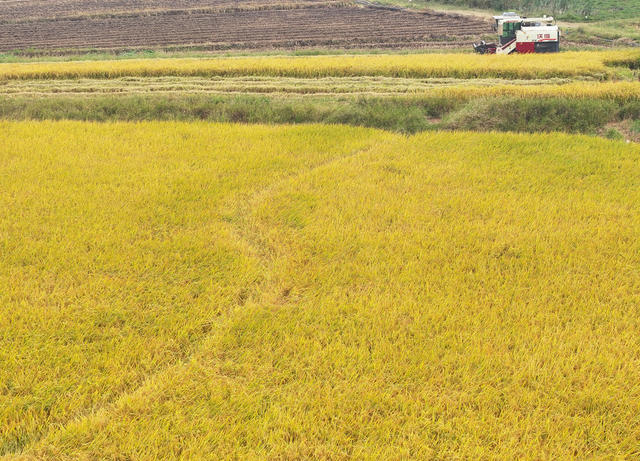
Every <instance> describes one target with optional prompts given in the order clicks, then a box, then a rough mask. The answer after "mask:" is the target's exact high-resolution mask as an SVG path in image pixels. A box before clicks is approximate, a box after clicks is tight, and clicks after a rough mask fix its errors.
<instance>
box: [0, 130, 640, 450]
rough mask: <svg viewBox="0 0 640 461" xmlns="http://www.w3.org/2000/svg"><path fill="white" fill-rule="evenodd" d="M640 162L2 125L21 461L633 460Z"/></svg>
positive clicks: (15, 426) (375, 139)
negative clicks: (192, 460) (88, 460)
mask: <svg viewBox="0 0 640 461" xmlns="http://www.w3.org/2000/svg"><path fill="white" fill-rule="evenodd" d="M639 186H640V147H639V146H638V145H636V144H627V143H624V142H613V141H607V140H604V139H598V138H595V137H587V136H576V135H564V134H547V135H543V134H534V135H520V134H497V133H488V134H480V133H465V132H459V133H451V132H448V133H444V132H430V133H424V134H419V135H414V136H403V135H399V134H393V133H389V132H384V131H378V130H373V129H365V128H353V127H345V126H326V125H301V126H295V127H293V126H271V127H269V126H262V125H231V124H229V125H227V124H207V123H200V122H198V123H188V124H183V123H169V122H166V123H162V122H144V123H129V124H128V123H107V124H96V123H86V122H33V121H25V122H0V190H2V193H1V194H0V310H1V315H0V363H1V364H2V366H1V367H0V454H2V455H4V459H56V460H64V459H114V460H115V459H179V458H180V459H199V458H206V459H504V460H513V459H536V460H537V459H635V458H638V457H640V335H639V334H638V332H639V331H640V240H639V239H638V238H637V237H638V232H639V231H640V187H639Z"/></svg>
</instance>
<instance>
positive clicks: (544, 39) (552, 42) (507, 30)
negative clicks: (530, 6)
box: [473, 13, 560, 54]
mask: <svg viewBox="0 0 640 461" xmlns="http://www.w3.org/2000/svg"><path fill="white" fill-rule="evenodd" d="M493 19H494V21H495V22H494V25H493V30H494V31H495V32H497V33H498V41H497V42H496V43H485V42H484V41H482V42H480V43H474V44H473V49H474V50H475V51H476V53H481V54H510V53H551V52H556V51H560V30H559V28H558V26H557V25H556V24H555V21H554V19H553V18H552V17H550V16H543V17H542V18H526V17H524V18H522V17H520V16H518V15H517V14H516V13H503V14H501V15H500V16H494V17H493Z"/></svg>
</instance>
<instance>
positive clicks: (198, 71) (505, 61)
mask: <svg viewBox="0 0 640 461" xmlns="http://www.w3.org/2000/svg"><path fill="white" fill-rule="evenodd" d="M639 58H640V53H639V52H638V51H637V50H616V51H601V52H593V51H585V52H567V53H559V54H554V55H544V54H538V55H516V56H513V55H509V56H495V55H494V56H486V55H475V54H474V55H471V54H460V53H451V54H409V55H340V56H306V57H291V56H289V57H287V56H262V57H231V58H211V59H202V58H176V59H131V60H121V61H73V62H35V63H34V62H26V63H3V64H0V80H3V79H4V80H7V79H37V78H44V79H51V78H58V79H59V78H116V77H125V76H148V77H158V76H185V77H187V76H188V77H195V76H200V77H203V76H204V77H210V76H247V75H261V76H272V77H314V78H315V77H357V76H389V77H412V78H443V77H453V78H478V77H499V78H521V79H523V78H524V79H532V78H551V77H577V76H588V77H594V78H598V79H608V78H612V77H613V76H614V75H615V71H614V70H613V69H612V68H611V67H610V66H609V64H614V63H618V64H624V63H626V62H634V63H636V62H637V61H638V59H639Z"/></svg>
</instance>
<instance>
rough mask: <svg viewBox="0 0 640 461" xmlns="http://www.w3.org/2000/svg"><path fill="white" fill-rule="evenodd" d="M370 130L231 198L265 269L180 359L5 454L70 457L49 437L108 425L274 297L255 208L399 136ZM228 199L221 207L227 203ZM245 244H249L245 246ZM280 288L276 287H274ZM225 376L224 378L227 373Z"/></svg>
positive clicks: (237, 221)
mask: <svg viewBox="0 0 640 461" xmlns="http://www.w3.org/2000/svg"><path fill="white" fill-rule="evenodd" d="M369 134H375V135H376V137H375V138H374V139H372V140H371V142H370V144H369V145H367V146H365V147H361V148H358V149H356V150H354V151H352V152H349V153H346V154H344V155H341V156H338V157H334V158H330V159H327V160H325V161H321V162H319V163H315V164H313V165H310V166H308V167H306V168H304V167H303V168H302V169H300V170H297V171H295V172H292V173H290V174H286V175H283V176H281V177H279V178H277V179H275V180H274V181H273V182H271V183H269V184H268V185H266V186H264V187H262V188H261V189H259V190H257V191H252V192H248V193H239V196H236V197H233V198H231V199H229V202H228V203H227V204H226V210H227V211H228V212H229V214H228V215H227V219H225V220H226V221H228V222H229V230H230V231H231V234H232V235H233V236H235V237H236V238H237V241H235V243H237V245H235V246H237V247H238V249H239V250H240V249H241V248H242V247H245V248H248V249H249V254H248V256H249V257H250V258H251V259H255V260H257V261H259V263H258V265H259V267H260V268H262V273H263V274H262V275H263V276H262V277H261V280H260V281H258V282H256V284H255V286H251V287H245V289H244V291H243V293H245V295H243V296H242V297H241V299H238V303H237V305H236V306H235V308H233V307H232V308H230V309H229V310H227V311H225V312H223V313H222V314H221V315H218V316H216V317H214V318H212V319H211V320H208V321H205V322H203V323H202V331H206V333H204V334H202V335H201V336H200V337H198V338H196V339H195V340H194V341H193V342H192V343H191V345H190V346H191V347H189V348H188V351H185V352H186V353H185V354H184V355H183V356H182V357H180V358H179V359H178V361H177V362H174V363H172V364H168V365H167V366H165V367H161V368H159V369H158V370H156V371H155V372H154V373H153V374H151V375H148V376H146V377H141V379H140V382H139V385H138V386H137V387H132V388H131V389H129V390H127V391H124V392H122V393H121V394H119V396H116V397H115V398H114V399H113V400H112V401H111V403H107V404H104V405H102V406H100V407H98V408H92V409H86V410H85V411H81V412H79V413H77V414H75V415H74V416H72V417H69V418H68V420H67V422H66V423H63V424H61V425H60V426H57V427H53V428H52V427H51V426H49V429H48V430H47V431H44V432H43V433H40V434H38V435H37V436H36V437H32V438H30V439H29V441H28V442H27V444H26V445H25V446H23V447H22V448H21V449H19V450H16V451H9V452H6V453H4V455H3V456H2V458H6V459H42V458H43V457H44V458H47V457H54V458H56V459H67V457H65V456H64V455H63V454H61V453H59V452H58V451H55V452H52V451H49V449H50V447H48V446H47V441H49V440H56V438H57V437H64V434H65V432H66V431H69V430H71V434H76V433H77V429H78V428H80V427H83V426H86V425H90V424H92V423H96V422H98V423H100V424H104V422H105V421H108V420H109V419H110V418H112V417H113V414H112V413H113V412H116V411H118V408H120V406H122V405H126V403H127V402H128V401H130V400H131V399H135V398H140V397H143V396H146V395H149V394H150V393H151V392H152V391H153V390H154V389H155V388H157V387H159V385H158V383H159V382H163V381H166V380H167V379H170V378H168V377H171V376H174V375H175V374H176V373H177V372H178V371H179V370H180V369H181V368H184V367H187V366H188V365H189V364H190V363H191V362H192V360H193V358H194V357H197V356H198V354H200V353H201V352H200V351H201V350H202V348H203V345H204V344H206V343H207V341H208V340H209V339H211V338H213V337H214V335H215V332H216V331H218V329H217V328H216V326H217V325H223V324H225V323H226V322H228V320H229V319H231V318H233V316H234V314H235V313H236V312H238V311H239V309H242V307H243V306H245V305H246V304H249V303H250V304H253V305H260V304H261V303H264V302H265V301H267V300H268V299H269V296H270V295H271V292H270V291H269V289H270V288H274V287H275V285H274V281H273V280H272V279H271V278H270V275H271V274H270V272H271V270H272V267H271V263H272V258H271V256H270V254H269V250H268V248H267V247H266V246H265V244H264V243H263V241H262V240H261V238H260V232H259V229H258V227H257V226H256V225H255V221H253V219H252V212H253V207H254V206H255V205H256V204H258V203H260V202H261V201H264V200H265V199H266V198H267V197H269V195H270V194H272V193H273V192H274V191H276V190H278V189H280V188H282V187H283V185H285V184H287V183H291V182H295V181H296V180H297V179H299V178H300V177H303V176H310V175H312V174H314V173H315V172H317V171H321V170H323V169H326V168H331V167H333V166H335V165H336V164H339V163H340V162H344V161H348V160H351V159H353V158H355V157H358V156H360V155H365V154H367V153H370V152H371V151H372V148H373V142H374V141H379V140H380V139H393V138H397V137H398V136H399V135H396V134H391V133H386V132H381V131H379V130H370V131H369ZM224 207H225V205H224V204H223V205H222V207H221V208H224ZM243 244H244V245H243ZM275 288H277V287H275ZM223 378H224V377H223ZM75 458H76V457H75V456H69V459H75Z"/></svg>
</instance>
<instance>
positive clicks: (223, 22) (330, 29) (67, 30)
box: [0, 0, 490, 52]
mask: <svg viewBox="0 0 640 461" xmlns="http://www.w3.org/2000/svg"><path fill="white" fill-rule="evenodd" d="M284 1H286V0H284ZM487 32H490V29H489V26H488V24H487V23H485V22H484V21H483V20H481V19H475V18H470V17H464V16H457V15H445V14H441V13H435V12H413V11H407V10H399V9H396V10H394V9H385V8H375V7H366V6H360V5H354V4H348V3H343V2H326V1H320V0H303V1H299V0H298V1H295V2H290V3H276V2H275V1H274V0H249V1H245V2H238V1H234V0H178V1H169V0H157V1H150V0H143V1H135V2H134V1H132V0H107V1H88V0H80V1H71V0H48V1H43V0H33V1H31V0H22V1H15V0H11V1H0V51H5V52H6V51H18V50H88V49H116V50H120V49H139V48H154V49H190V48H191V49H268V48H305V47H340V48H374V47H375V48H426V47H447V46H452V45H459V44H462V43H468V42H471V41H472V40H473V39H475V38H477V37H478V36H479V35H482V34H484V33H487Z"/></svg>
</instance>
